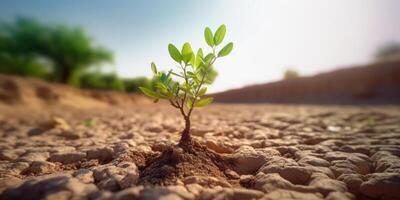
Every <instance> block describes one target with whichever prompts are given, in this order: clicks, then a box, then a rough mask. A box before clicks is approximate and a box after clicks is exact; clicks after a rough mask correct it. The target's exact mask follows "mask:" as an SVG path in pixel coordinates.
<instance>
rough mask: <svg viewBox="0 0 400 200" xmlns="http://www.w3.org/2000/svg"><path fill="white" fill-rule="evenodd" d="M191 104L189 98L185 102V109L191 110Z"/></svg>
mask: <svg viewBox="0 0 400 200" xmlns="http://www.w3.org/2000/svg"><path fill="white" fill-rule="evenodd" d="M192 104H193V101H192V99H190V98H189V99H188V100H187V101H186V107H187V108H189V109H191V108H192Z"/></svg>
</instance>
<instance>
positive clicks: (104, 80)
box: [80, 72, 125, 91]
mask: <svg viewBox="0 0 400 200" xmlns="http://www.w3.org/2000/svg"><path fill="white" fill-rule="evenodd" d="M80 82H81V87H82V88H86V89H98V90H116V91H125V86H124V83H123V81H122V80H121V79H120V78H119V77H118V76H117V75H116V74H115V73H109V74H102V73H100V72H87V73H84V74H83V75H82V76H80Z"/></svg>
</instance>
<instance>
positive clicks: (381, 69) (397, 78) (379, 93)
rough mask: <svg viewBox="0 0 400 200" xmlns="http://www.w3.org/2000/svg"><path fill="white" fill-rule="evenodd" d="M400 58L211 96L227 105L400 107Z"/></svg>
mask: <svg viewBox="0 0 400 200" xmlns="http://www.w3.org/2000/svg"><path fill="white" fill-rule="evenodd" d="M399 88H400V59H394V60H387V61H382V62H378V63H373V64H369V65H366V66H358V67H350V68H344V69H340V70H336V71H332V72H327V73H322V74H317V75H315V76H310V77H300V78H297V79H293V80H284V81H277V82H273V83H266V84H260V85H253V86H247V87H244V88H239V89H234V90H228V91H224V92H221V93H217V94H213V95H212V96H214V98H215V100H216V101H218V102H227V103H301V104H336V105H337V104H400V92H399Z"/></svg>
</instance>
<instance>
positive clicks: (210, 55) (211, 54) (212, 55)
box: [204, 53, 215, 65]
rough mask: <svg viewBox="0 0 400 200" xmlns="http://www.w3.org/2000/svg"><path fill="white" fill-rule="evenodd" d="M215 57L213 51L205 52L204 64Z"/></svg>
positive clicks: (207, 63)
mask: <svg viewBox="0 0 400 200" xmlns="http://www.w3.org/2000/svg"><path fill="white" fill-rule="evenodd" d="M214 58H215V55H214V54H213V53H209V54H207V56H206V57H205V58H204V64H205V65H209V64H210V63H211V61H212V59H214Z"/></svg>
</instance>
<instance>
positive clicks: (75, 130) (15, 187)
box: [0, 105, 400, 200]
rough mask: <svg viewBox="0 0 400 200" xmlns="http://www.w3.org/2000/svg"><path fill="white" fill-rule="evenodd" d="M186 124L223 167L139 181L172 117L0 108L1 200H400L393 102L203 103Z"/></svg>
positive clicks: (165, 138)
mask: <svg viewBox="0 0 400 200" xmlns="http://www.w3.org/2000/svg"><path fill="white" fill-rule="evenodd" d="M192 123H193V130H192V134H193V136H194V137H195V139H196V140H197V141H199V142H200V143H201V144H203V145H205V146H207V147H208V148H209V149H211V150H213V151H215V152H216V153H219V154H220V155H221V157H222V158H223V159H224V160H225V161H227V162H228V163H230V165H229V168H227V169H225V171H221V172H220V173H221V175H220V176H216V177H214V176H212V175H210V174H215V172H213V173H211V172H210V174H207V173H203V174H202V175H199V174H197V173H191V171H190V170H187V171H183V173H181V174H178V175H176V177H174V179H171V180H173V181H172V182H169V183H168V184H165V185H163V186H150V185H148V184H147V185H142V184H140V183H141V182H140V180H141V179H143V176H144V175H143V174H142V172H143V169H144V167H145V166H146V162H148V161H149V160H151V159H154V158H156V157H157V156H159V155H160V154H161V152H162V151H164V150H165V149H168V147H170V146H173V145H174V144H176V143H177V141H178V139H179V134H178V133H179V130H180V129H181V128H182V127H183V122H182V120H181V118H180V116H179V113H178V112H177V111H175V110H172V109H170V108H169V107H167V106H163V105H157V106H156V107H154V106H153V105H145V106H139V105H137V106H131V107H129V108H121V107H118V108H112V109H111V108H104V109H96V110H93V109H92V110H78V109H53V110H51V111H46V112H44V111H29V110H24V109H18V108H16V107H15V109H14V110H11V111H10V110H8V111H7V112H6V111H4V112H3V111H0V135H1V138H0V191H1V193H2V194H1V195H0V199H57V200H62V199H116V200H122V199H238V200H239V199H307V200H313V199H331V200H333V199H400V159H399V156H400V108H399V107H328V106H326V107H316V106H283V105H282V106H278V105H213V106H210V107H208V108H205V109H203V110H199V111H198V112H197V111H196V112H195V114H194V116H193V119H192ZM199 162H201V161H199ZM160 167H165V168H168V167H169V168H171V167H172V168H173V167H174V166H169V165H168V166H167V165H166V166H160ZM183 169H184V168H183Z"/></svg>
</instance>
